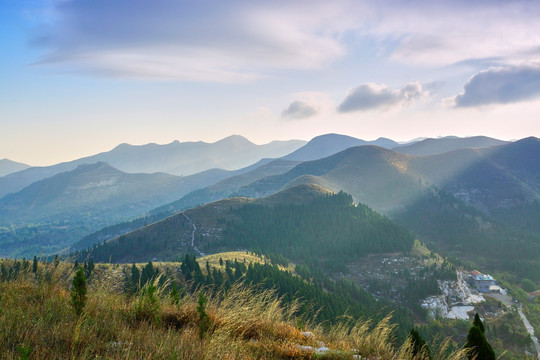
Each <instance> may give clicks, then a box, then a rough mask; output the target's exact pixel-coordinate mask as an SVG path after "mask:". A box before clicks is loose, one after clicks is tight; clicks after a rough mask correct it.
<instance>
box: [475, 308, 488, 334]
mask: <svg viewBox="0 0 540 360" xmlns="http://www.w3.org/2000/svg"><path fill="white" fill-rule="evenodd" d="M473 326H477V327H478V328H479V329H480V330H481V331H482V333H483V334H485V333H486V329H485V328H484V323H483V322H482V320H480V316H479V315H478V313H476V315H474V320H473Z"/></svg>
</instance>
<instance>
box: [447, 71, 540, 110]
mask: <svg viewBox="0 0 540 360" xmlns="http://www.w3.org/2000/svg"><path fill="white" fill-rule="evenodd" d="M538 97H540V65H538V64H534V65H521V66H507V67H498V68H490V69H489V70H485V71H482V72H480V73H478V74H476V75H474V76H473V77H472V78H471V79H470V80H469V81H468V82H467V84H465V87H464V91H463V93H461V94H460V95H458V96H456V97H455V106H456V107H475V106H483V105H489V104H507V103H514V102H520V101H524V100H530V99H534V98H538Z"/></svg>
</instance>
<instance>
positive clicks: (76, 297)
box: [71, 267, 86, 315]
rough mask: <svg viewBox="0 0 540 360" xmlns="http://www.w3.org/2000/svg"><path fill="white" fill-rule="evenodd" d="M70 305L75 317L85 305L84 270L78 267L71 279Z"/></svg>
mask: <svg viewBox="0 0 540 360" xmlns="http://www.w3.org/2000/svg"><path fill="white" fill-rule="evenodd" d="M71 305H73V309H74V310H75V313H76V314H77V315H81V314H82V311H83V309H84V306H85V305H86V277H85V276H84V269H83V268H82V267H79V268H78V269H77V271H76V272H75V276H74V277H73V283H72V287H71Z"/></svg>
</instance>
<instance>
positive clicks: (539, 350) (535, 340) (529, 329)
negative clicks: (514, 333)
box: [518, 305, 540, 360]
mask: <svg viewBox="0 0 540 360" xmlns="http://www.w3.org/2000/svg"><path fill="white" fill-rule="evenodd" d="M518 314H519V317H520V318H521V320H522V321H523V325H525V329H527V332H528V333H529V334H530V335H531V339H532V341H533V343H534V346H535V347H536V354H537V356H538V359H539V360H540V343H539V342H538V338H537V337H536V336H535V335H534V328H533V327H532V325H531V323H530V322H529V320H527V318H526V317H525V314H523V311H521V305H520V306H519V308H518Z"/></svg>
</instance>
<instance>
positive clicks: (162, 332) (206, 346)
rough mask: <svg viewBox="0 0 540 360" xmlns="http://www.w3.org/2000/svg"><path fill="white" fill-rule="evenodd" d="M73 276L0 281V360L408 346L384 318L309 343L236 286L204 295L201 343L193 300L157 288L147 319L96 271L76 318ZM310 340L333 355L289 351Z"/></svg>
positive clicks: (301, 355)
mask: <svg viewBox="0 0 540 360" xmlns="http://www.w3.org/2000/svg"><path fill="white" fill-rule="evenodd" d="M113 270H114V269H113ZM73 273H74V271H73V267H72V265H71V264H63V263H61V264H60V265H58V266H57V267H54V266H53V265H52V264H48V265H43V264H41V265H40V271H39V273H38V276H35V275H34V274H33V273H32V272H31V271H29V272H26V273H24V274H23V275H20V276H19V278H18V279H17V280H15V281H10V282H0V354H1V355H0V356H1V358H2V359H19V358H23V357H22V356H21V353H22V352H24V350H25V349H26V350H28V351H30V357H29V358H30V359H97V358H100V359H103V358H106V359H198V360H199V359H353V355H355V354H361V355H362V357H363V358H365V357H367V358H369V359H380V360H384V359H412V357H411V355H410V350H408V349H409V348H410V346H409V344H408V343H406V344H405V345H403V346H402V347H400V348H397V347H395V346H394V345H393V340H392V335H391V334H392V326H391V325H390V324H389V319H388V318H386V319H385V320H383V321H382V322H380V323H379V324H377V325H375V326H371V325H370V324H369V323H356V324H354V325H353V326H350V325H347V324H342V325H337V326H335V327H333V328H332V329H330V330H324V329H323V328H322V327H317V326H313V327H312V331H313V333H314V334H315V338H314V339H312V338H309V337H305V336H303V335H302V332H301V331H300V330H299V329H297V328H296V327H295V326H294V324H295V323H296V319H295V317H294V315H293V314H294V313H295V311H296V309H297V305H296V304H293V305H292V306H284V305H283V304H282V303H281V301H280V299H279V298H277V297H276V296H275V294H274V293H272V292H269V291H263V292H257V293H255V292H253V291H251V290H250V289H247V288H245V287H241V286H236V287H233V288H232V289H230V290H229V292H228V293H227V294H223V293H221V294H216V295H214V296H209V299H208V304H207V305H206V312H207V314H208V316H209V318H210V324H211V325H210V329H209V330H208V331H207V332H206V333H205V335H204V336H203V337H202V338H201V337H200V333H199V327H198V322H199V318H200V317H199V313H198V312H197V310H196V307H197V297H198V294H193V295H185V296H184V297H183V298H182V299H180V302H179V303H178V304H172V303H171V301H170V299H169V298H168V296H167V294H166V293H165V291H164V289H165V288H164V287H163V286H161V287H158V288H157V289H156V292H155V294H154V295H155V300H156V304H157V306H155V307H151V306H150V307H148V308H145V309H146V310H144V311H146V312H153V313H152V314H147V313H146V315H148V316H145V315H144V314H145V313H144V311H143V312H142V313H141V312H140V309H141V307H140V306H139V305H140V304H142V303H144V301H146V300H145V299H144V297H145V296H147V295H144V294H143V295H140V296H137V297H134V298H128V297H126V296H125V295H123V294H121V293H119V292H117V291H115V290H114V287H112V290H111V287H110V285H111V284H110V281H111V277H110V276H109V277H107V276H105V275H104V274H103V273H101V275H102V276H104V278H105V279H107V281H103V282H99V281H96V280H94V281H93V282H92V284H91V286H90V288H89V292H88V302H87V305H86V307H85V309H84V312H83V314H82V316H80V317H78V316H76V315H75V313H74V311H73V310H72V307H71V305H70V296H69V284H70V281H71V279H72V277H73ZM99 274H100V272H99V271H98V272H96V273H95V274H94V275H93V276H98V275H99ZM113 278H114V276H113ZM156 284H157V282H156ZM141 314H143V315H141ZM320 342H324V344H325V345H326V346H328V347H330V348H331V349H333V351H330V352H327V353H325V354H323V355H318V354H315V353H314V352H313V351H306V350H302V349H301V348H300V346H299V345H305V346H312V347H319V346H321V343H320ZM432 352H433V351H432ZM465 358H466V357H464V354H463V353H462V352H458V353H450V354H448V353H447V351H445V350H444V349H442V350H441V351H439V353H438V354H433V359H435V360H439V359H451V360H458V359H465ZM417 359H419V360H423V359H420V358H417Z"/></svg>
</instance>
